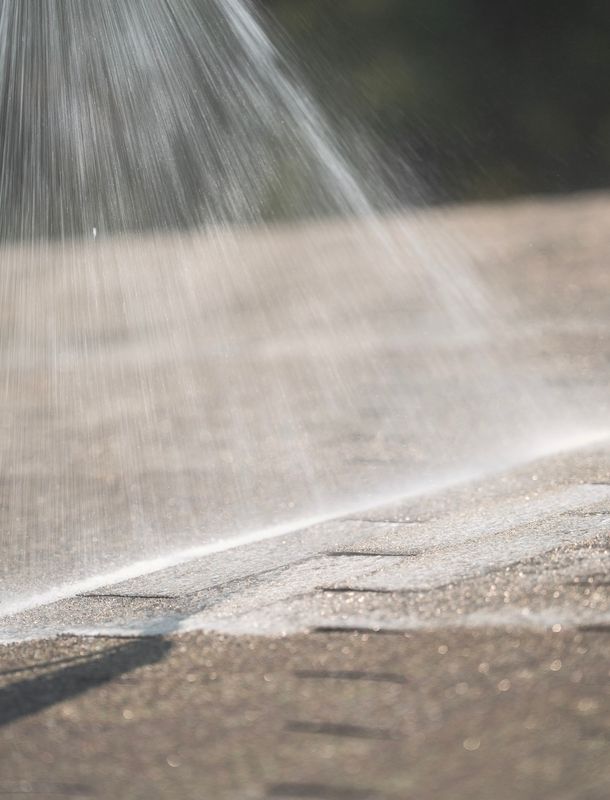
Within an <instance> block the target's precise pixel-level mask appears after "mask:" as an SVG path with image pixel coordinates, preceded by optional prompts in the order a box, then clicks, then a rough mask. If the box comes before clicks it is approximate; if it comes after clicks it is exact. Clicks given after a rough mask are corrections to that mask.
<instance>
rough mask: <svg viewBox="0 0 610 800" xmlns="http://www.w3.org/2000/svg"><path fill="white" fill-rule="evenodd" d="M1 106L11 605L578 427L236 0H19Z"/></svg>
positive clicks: (1, 42) (543, 442)
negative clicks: (318, 105) (100, 575)
mask: <svg viewBox="0 0 610 800" xmlns="http://www.w3.org/2000/svg"><path fill="white" fill-rule="evenodd" d="M282 52H283V50H282ZM0 108H1V111H2V113H1V116H0V143H1V145H2V156H1V158H2V173H1V183H0V247H1V250H0V258H1V263H2V272H1V274H0V353H1V355H0V358H1V360H0V385H1V390H0V391H1V392H2V434H3V436H2V442H1V445H0V448H1V449H0V455H1V460H2V484H1V485H2V509H1V512H0V513H1V520H0V524H1V527H0V531H1V532H0V551H1V552H2V561H1V567H0V576H1V578H2V595H1V597H0V610H5V611H6V610H8V609H11V608H13V607H16V606H17V605H19V604H20V603H21V604H27V602H29V601H30V600H31V598H33V597H34V596H35V595H38V594H41V593H44V592H48V591H50V590H54V589H59V588H61V587H65V586H67V585H68V584H70V583H71V582H74V581H77V580H81V579H84V578H89V577H91V576H94V575H96V574H99V573H109V572H111V571H112V570H115V569H118V568H120V567H124V566H125V565H129V564H131V563H133V562H135V561H140V560H142V559H152V558H156V557H161V556H164V555H166V554H171V553H173V552H176V551H179V550H183V549H185V548H189V547H194V546H198V545H203V544H206V543H209V542H214V541H218V540H224V539H230V537H232V536H238V535H240V534H242V533H243V532H244V531H250V530H257V529H259V528H267V527H269V526H273V525H278V524H298V522H299V520H300V519H302V518H310V517H316V516H320V515H331V514H333V513H340V512H343V511H345V510H346V509H349V508H350V506H352V505H354V506H358V507H363V506H364V505H366V503H371V504H372V503H375V502H377V501H379V500H380V499H382V498H383V497H386V496H388V495H397V494H400V493H401V492H404V493H407V492H410V491H414V490H417V489H424V488H426V487H429V486H434V485H437V484H440V483H442V482H446V481H448V480H451V479H456V480H457V479H459V478H460V477H468V476H469V475H472V474H475V473H477V472H478V473H480V472H481V471H485V470H497V469H499V468H500V467H501V466H502V465H505V464H510V463H515V462H516V461H518V460H520V459H524V458H528V457H530V456H533V455H536V454H537V453H539V452H542V451H544V450H545V448H546V449H548V448H549V447H550V446H551V445H552V443H553V442H554V441H555V437H556V436H557V435H559V433H561V435H562V436H563V435H571V434H572V433H576V426H575V423H574V417H573V415H571V414H570V413H569V410H567V409H569V404H566V403H565V402H564V399H563V398H562V397H561V396H558V395H557V393H555V394H553V393H552V392H551V390H550V389H549V387H548V386H546V385H545V383H544V381H543V380H542V379H541V378H539V377H538V376H537V375H535V374H531V372H528V371H527V370H525V369H523V368H522V366H521V361H520V358H522V357H523V353H525V352H526V351H527V346H528V345H527V335H526V334H525V333H523V335H522V336H520V335H519V331H518V328H516V325H517V323H516V322H515V319H516V318H515V317H514V316H513V315H514V302H513V299H512V298H505V297H499V296H497V293H494V290H493V289H492V288H491V287H490V286H489V285H487V284H486V282H485V280H484V278H483V272H482V271H481V270H480V269H474V267H472V266H471V264H470V260H469V257H468V255H467V248H462V247H458V246H457V244H456V243H455V241H454V240H453V239H452V238H449V237H448V236H447V235H446V234H444V232H443V225H442V218H441V215H439V214H436V215H435V214H432V215H431V214H428V215H426V214H423V215H420V214H415V213H414V212H408V211H406V210H400V211H399V210H398V209H397V208H396V207H395V203H394V201H393V198H392V197H391V194H390V193H389V192H386V191H385V190H384V188H383V186H382V185H381V181H379V182H376V181H374V180H372V179H371V175H374V174H376V173H377V174H381V167H380V166H379V165H377V164H376V162H375V158H374V155H373V153H372V152H368V151H367V150H366V148H365V146H364V145H362V143H361V142H359V144H358V146H356V144H355V142H356V139H357V138H358V137H355V135H354V134H353V132H352V131H350V130H349V129H348V128H347V127H346V128H345V130H339V131H337V130H336V129H335V125H331V124H330V123H329V122H328V121H327V115H325V113H324V111H323V110H322V109H320V108H318V107H317V106H316V104H315V103H314V102H313V100H312V99H311V97H310V96H308V94H307V92H306V90H305V89H304V88H303V86H302V85H301V84H300V83H299V80H298V78H297V77H295V73H294V71H293V69H292V68H291V66H290V65H289V63H288V61H287V60H286V59H285V58H284V57H283V56H282V55H280V52H279V51H278V50H277V49H276V48H275V47H274V45H273V44H272V42H271V41H270V39H269V37H268V36H267V34H266V33H265V29H264V26H263V25H262V24H261V22H260V21H259V20H258V19H257V18H256V16H255V15H254V13H253V12H252V10H251V8H250V6H249V5H247V4H246V3H244V2H242V0H207V1H206V2H195V1H194V0H129V2H124V3H116V2H114V0H45V2H42V3H38V2H36V3H34V2H18V3H15V2H11V1H10V0H4V1H3V2H0ZM367 153H368V155H367ZM363 163H366V169H365V170H364V172H365V173H366V176H367V177H366V180H364V178H363V177H362V173H363V170H362V164H363ZM515 342H517V346H515Z"/></svg>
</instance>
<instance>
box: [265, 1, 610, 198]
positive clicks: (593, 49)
mask: <svg viewBox="0 0 610 800" xmlns="http://www.w3.org/2000/svg"><path fill="white" fill-rule="evenodd" d="M257 2H258V3H259V5H262V6H264V7H265V8H266V10H268V11H270V12H271V13H272V14H273V15H274V16H275V18H276V19H277V20H278V22H279V24H280V25H281V26H282V27H283V28H284V29H285V31H286V33H287V37H288V39H289V40H290V42H291V43H292V45H293V46H294V47H295V49H296V50H297V55H298V58H299V62H300V63H302V64H305V65H307V64H308V65H309V66H310V67H311V69H307V70H306V74H307V77H308V78H309V81H310V83H311V84H312V87H313V90H314V92H315V93H316V94H317V95H318V97H320V98H321V99H322V100H323V102H324V104H325V105H326V106H327V107H330V108H333V107H336V106H343V107H345V108H349V109H350V110H351V112H352V113H353V116H354V119H358V120H361V121H363V122H364V124H365V127H369V128H370V129H371V130H372V131H374V133H375V135H376V136H377V137H378V140H379V143H380V144H381V146H382V147H383V148H385V149H386V150H387V152H388V153H393V155H394V158H397V159H399V160H400V159H401V158H403V159H405V160H406V161H407V162H408V163H409V164H410V165H411V167H412V168H413V169H414V170H415V171H416V173H418V174H419V175H420V176H421V178H422V184H423V185H424V186H425V189H426V194H427V197H426V198H425V199H426V200H428V201H430V200H431V201H446V200H476V199H488V198H500V197H506V196H510V195H515V194H526V193H538V192H565V191H577V190H583V189H593V188H600V187H605V186H608V185H610V2H609V0H563V2H562V0H521V2H515V1H514V0H513V2H510V0H508V1H507V2H497V1H495V0H257ZM320 63H322V64H323V68H320V66H319V65H320Z"/></svg>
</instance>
